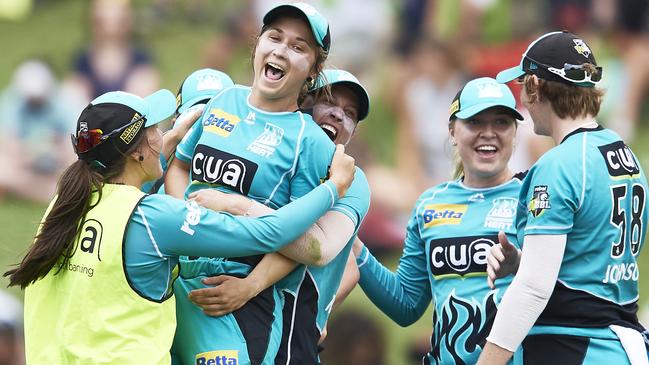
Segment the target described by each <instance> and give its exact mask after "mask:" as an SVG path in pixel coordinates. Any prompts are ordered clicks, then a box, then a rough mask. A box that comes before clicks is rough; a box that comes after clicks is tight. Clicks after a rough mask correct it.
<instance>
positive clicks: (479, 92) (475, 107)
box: [449, 77, 523, 120]
mask: <svg viewBox="0 0 649 365" xmlns="http://www.w3.org/2000/svg"><path fill="white" fill-rule="evenodd" d="M496 106H499V107H503V108H505V109H507V110H508V111H510V112H511V113H512V115H514V117H515V118H516V119H518V120H523V116H522V115H521V113H519V112H518V110H516V99H514V95H513V94H512V92H511V90H509V87H507V85H505V84H501V83H499V82H498V81H496V80H495V79H492V78H491V77H481V78H478V79H474V80H471V81H469V82H467V83H466V85H464V87H463V88H462V89H461V90H460V91H459V92H458V93H457V95H455V98H453V102H452V103H451V108H450V110H449V114H450V116H449V120H452V119H453V118H460V119H467V118H470V117H472V116H474V115H476V114H478V113H480V112H481V111H483V110H486V109H489V108H493V107H496Z"/></svg>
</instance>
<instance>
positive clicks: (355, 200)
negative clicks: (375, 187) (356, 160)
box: [332, 167, 370, 228]
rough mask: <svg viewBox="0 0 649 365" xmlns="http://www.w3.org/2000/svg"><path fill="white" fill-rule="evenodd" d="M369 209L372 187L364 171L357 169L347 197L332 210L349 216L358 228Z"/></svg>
mask: <svg viewBox="0 0 649 365" xmlns="http://www.w3.org/2000/svg"><path fill="white" fill-rule="evenodd" d="M369 208H370V186H369V184H368V183H367V178H366V177H365V174H364V173H363V170H361V169H359V168H358V167H357V168H356V173H355V174H354V181H353V182H352V185H351V186H350V187H349V189H347V193H346V194H345V196H344V197H342V198H341V199H340V200H339V201H338V203H336V205H334V207H333V208H332V209H333V210H335V211H338V212H341V213H343V214H345V215H346V216H348V217H349V219H351V220H352V222H354V226H355V227H356V228H358V227H359V226H360V225H361V223H362V222H363V219H364V218H365V215H366V214H367V210H368V209H369Z"/></svg>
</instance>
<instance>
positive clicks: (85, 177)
mask: <svg viewBox="0 0 649 365" xmlns="http://www.w3.org/2000/svg"><path fill="white" fill-rule="evenodd" d="M145 134H146V133H141V134H140V135H139V136H138V137H137V138H138V140H137V141H135V143H134V144H133V146H132V147H131V148H130V149H129V150H128V151H127V152H125V153H124V154H123V157H122V158H120V159H117V160H115V161H113V162H111V164H110V166H108V167H106V168H103V167H102V166H99V165H98V164H96V163H92V162H88V161H84V160H81V159H79V160H77V161H76V162H74V163H73V164H72V165H70V166H69V167H68V168H67V169H66V170H65V171H64V172H63V175H61V178H60V179H59V181H58V185H57V187H56V197H55V201H54V204H53V205H52V208H51V210H50V212H49V214H47V216H46V217H45V219H44V220H43V222H42V223H41V226H40V228H39V231H38V233H37V234H36V237H35V238H34V243H33V244H32V245H31V247H30V248H29V250H28V251H27V254H26V255H25V257H24V258H23V259H22V261H21V262H20V264H18V265H17V267H15V268H13V269H11V270H9V271H7V272H5V273H4V276H8V277H9V286H14V285H20V287H21V288H22V289H24V288H25V287H27V286H28V285H30V284H32V283H34V282H36V280H38V279H41V278H43V277H45V275H47V274H48V273H49V272H50V271H51V270H52V268H53V267H54V266H55V265H59V267H58V269H57V270H56V272H55V275H56V274H58V273H59V272H60V271H61V269H63V268H64V267H66V266H67V264H68V262H69V261H70V258H71V257H72V255H73V254H74V250H75V245H74V243H75V241H76V239H77V238H78V236H79V227H80V226H81V223H82V222H83V221H84V220H85V217H86V214H87V213H88V211H89V210H90V209H92V208H93V207H95V206H96V205H97V204H98V203H99V201H100V200H101V195H102V187H103V184H104V182H106V181H108V180H110V179H111V178H113V177H115V176H118V175H120V174H121V173H122V172H123V171H124V168H125V166H126V156H128V155H129V154H130V153H131V152H133V151H135V150H136V149H137V148H138V147H139V146H140V144H141V143H142V141H143V140H147V139H146V138H143V136H144V135H145ZM105 143H110V141H107V142H105ZM95 192H96V193H97V194H98V198H97V199H96V201H95V202H93V199H92V194H93V193H95ZM59 261H60V263H59V264H57V262H59Z"/></svg>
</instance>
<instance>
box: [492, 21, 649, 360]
mask: <svg viewBox="0 0 649 365" xmlns="http://www.w3.org/2000/svg"><path fill="white" fill-rule="evenodd" d="M601 78H602V68H601V67H600V66H597V63H596V60H595V56H594V54H593V52H592V50H591V49H590V47H589V46H588V45H587V44H586V42H584V40H582V39H581V38H579V37H578V36H576V35H574V34H572V33H569V32H565V31H563V32H551V33H547V34H544V35H543V36H541V37H539V38H538V39H536V40H535V41H534V42H532V43H531V44H530V45H529V47H528V48H527V51H526V52H525V54H524V55H523V58H522V60H521V63H520V64H519V65H518V66H515V67H513V68H510V69H508V70H505V71H502V72H501V73H499V74H498V80H499V81H501V82H508V81H511V80H514V79H519V80H520V82H521V83H522V85H523V88H522V91H521V100H522V101H523V104H524V105H525V106H526V107H527V109H528V110H529V112H530V115H531V117H532V119H533V121H534V132H535V133H536V134H540V135H545V136H550V137H552V139H554V142H555V143H556V144H557V146H556V147H554V148H552V149H551V150H549V151H548V152H546V153H545V154H544V155H543V156H542V157H541V158H540V159H539V160H538V161H537V162H536V163H535V164H534V166H532V168H531V169H530V171H529V173H528V175H527V177H526V178H525V181H524V182H523V186H522V187H521V195H520V198H519V200H520V201H521V202H522V203H523V204H522V205H521V209H519V210H518V214H517V225H518V227H517V235H518V241H519V242H522V243H523V244H522V246H523V251H522V254H521V253H520V252H519V251H517V250H514V249H513V248H511V247H509V246H508V245H507V244H506V243H504V244H503V245H502V246H498V247H496V248H494V254H493V258H492V259H490V277H489V278H490V281H492V282H493V280H495V279H497V278H498V277H500V276H502V275H506V274H509V273H512V272H516V276H515V278H514V280H513V282H512V284H511V286H510V287H509V289H508V290H507V293H506V294H505V297H504V298H503V300H502V303H501V305H500V307H499V310H498V315H497V316H496V320H495V322H494V325H493V328H492V330H491V333H490V334H489V337H488V344H487V346H486V347H485V350H484V352H483V353H482V356H481V358H480V362H479V363H481V364H504V363H505V362H506V361H507V360H508V359H509V358H510V357H511V356H512V353H514V352H516V354H515V355H514V363H515V364H548V363H561V364H569V365H572V364H603V363H607V364H629V363H631V364H647V350H646V349H645V345H644V341H643V338H642V336H641V335H640V331H642V330H643V328H642V326H641V325H640V324H639V323H638V318H637V309H638V306H637V301H638V264H637V260H636V258H637V255H638V254H639V252H640V250H641V248H642V246H643V242H644V239H645V232H646V223H647V215H648V213H649V212H648V211H647V209H648V208H647V204H646V191H647V179H646V176H645V174H644V172H643V171H642V168H641V167H640V164H639V163H638V159H637V158H636V156H635V155H634V154H633V152H632V151H631V149H630V148H629V147H628V146H627V145H626V144H625V143H624V141H622V139H621V138H620V137H619V136H618V135H617V134H616V133H615V132H613V131H611V130H608V129H605V128H602V127H601V126H600V125H599V124H598V123H597V121H596V120H595V118H596V117H597V113H598V112H599V107H600V103H601V99H602V96H603V92H602V91H601V90H600V89H598V88H597V86H596V85H597V83H598V82H599V81H600V80H601ZM516 270H517V271H516Z"/></svg>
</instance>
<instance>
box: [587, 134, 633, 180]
mask: <svg viewBox="0 0 649 365" xmlns="http://www.w3.org/2000/svg"><path fill="white" fill-rule="evenodd" d="M597 148H599V152H600V153H601V154H602V156H604V161H605V162H606V168H607V169H608V174H609V175H611V178H612V179H613V180H618V179H625V178H634V177H637V176H638V175H639V174H640V168H639V167H638V163H637V162H636V160H635V157H634V156H633V152H631V149H630V148H629V146H627V145H626V144H624V142H622V141H617V142H613V143H611V144H607V145H604V146H599V147H597Z"/></svg>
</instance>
